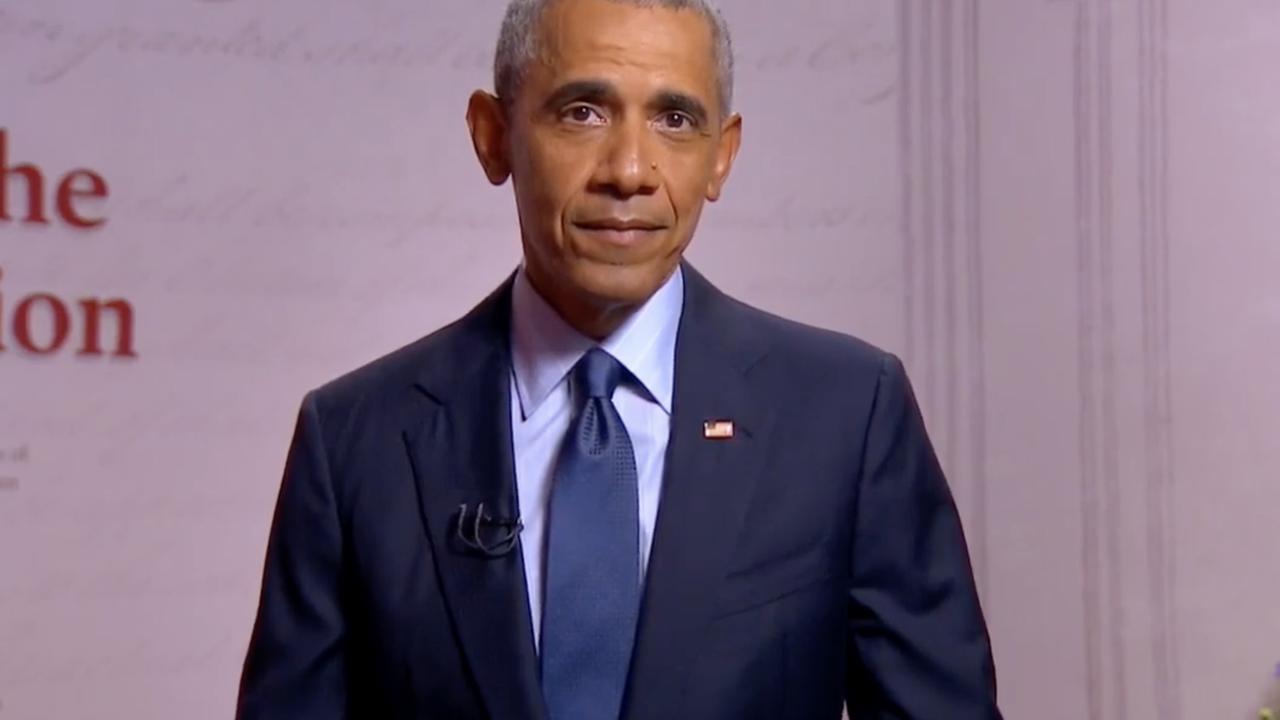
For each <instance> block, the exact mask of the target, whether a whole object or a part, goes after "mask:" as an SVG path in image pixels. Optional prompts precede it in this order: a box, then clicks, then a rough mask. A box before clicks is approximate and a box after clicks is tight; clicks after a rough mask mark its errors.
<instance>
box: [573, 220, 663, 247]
mask: <svg viewBox="0 0 1280 720" xmlns="http://www.w3.org/2000/svg"><path fill="white" fill-rule="evenodd" d="M573 226H574V228H576V229H577V230H578V231H579V232H582V233H583V234H585V235H587V236H588V237H591V238H594V239H596V240H599V241H601V242H605V243H608V244H610V245H621V246H627V245H635V244H637V243H642V242H644V241H645V240H647V239H649V238H651V237H653V236H654V235H655V234H657V233H659V232H661V231H663V230H665V229H666V228H667V226H666V225H663V224H661V223H655V222H651V221H648V220H641V219H621V218H604V219H599V220H586V221H582V222H575V223H573Z"/></svg>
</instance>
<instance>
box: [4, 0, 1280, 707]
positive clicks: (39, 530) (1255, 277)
mask: <svg viewBox="0 0 1280 720" xmlns="http://www.w3.org/2000/svg"><path fill="white" fill-rule="evenodd" d="M726 5H728V6H729V7H728V8H727V14H728V15H729V17H730V20H731V22H732V23H733V25H734V29H735V31H736V38H737V42H738V47H739V53H740V57H739V68H740V70H739V73H740V77H739V90H738V97H739V99H740V109H741V111H742V112H743V114H744V115H745V116H746V129H747V141H746V147H745V149H744V151H743V155H742V157H741V160H740V163H739V165H738V167H737V170H736V172H735V175H734V178H733V181H732V183H731V185H730V187H729V191H728V195H727V197H726V199H725V200H724V201H723V202H722V203H720V204H719V205H718V206H716V207H714V208H712V209H711V210H710V211H709V212H708V213H707V214H706V215H705V217H704V222H703V228H702V230H701V232H700V234H699V237H698V240H697V242H696V243H695V248H694V250H693V252H692V254H691V256H692V259H693V260H694V262H695V263H697V264H698V265H699V267H700V268H701V269H702V270H703V271H704V272H706V273H707V274H709V275H710V276H711V277H712V278H713V279H714V280H716V281H717V282H718V283H719V284H720V285H721V286H722V287H723V288H724V289H726V290H728V291H730V292H732V293H735V294H738V295H739V296H741V297H743V298H744V299H747V300H749V301H751V302H753V303H755V304H758V305H761V306H763V307H765V308H768V309H771V310H774V311H777V312H780V313H783V314H787V315H790V316H793V317H796V318H798V319H801V320H805V321H808V322H811V323H815V324H819V325H824V326H828V327H832V328H837V329H840V330H844V331H847V332H852V333H856V334H859V335H861V336H863V337H866V338H867V339H869V340H872V341H874V342H876V343H879V344H881V345H883V346H885V347H887V348H889V349H891V350H894V351H895V352H898V353H899V354H901V355H902V356H903V357H904V358H905V359H906V361H907V363H908V367H909V369H910V370H911V372H912V375H913V378H914V380H915V383H916V385H917V388H918V391H919V394H920V398H921V401H922V403H923V404H924V406H925V411H926V414H927V417H928V420H929V423H930V426H931V429H932V432H933V436H934V440H935V442H936V444H937V446H938V449H939V451H940V453H941V454H942V456H943V459H944V463H945V465H946V467H947V469H948V471H949V475H950V477H951V478H952V482H953V485H954V488H955V492H956V496H957V499H958V501H959V503H960V505H961V510H962V513H963V515H964V519H965V522H966V528H967V531H968V534H969V540H970V545H971V549H972V553H973V556H974V559H975V563H976V569H977V573H978V577H979V582H980V585H981V590H982V594H983V600H984V604H985V607H986V610H987V613H988V617H989V621H990V625H991V631H992V635H993V641H994V643H995V650H996V660H997V665H998V669H999V674H1000V685H1001V695H1002V698H1003V705H1004V708H1005V710H1006V714H1007V716H1008V717H1010V718H1042V719H1054V720H1079V719H1080V718H1098V719H1105V720H1118V719H1121V718H1136V719H1144V720H1145V719H1148V718H1150V719H1154V718H1157V717H1158V718H1161V720H1165V719H1169V718H1173V719H1176V718H1184V719H1186V720H1193V719H1198V718H1213V719H1214V720H1218V719H1221V718H1246V717H1250V714H1251V712H1252V711H1253V710H1256V708H1257V707H1258V705H1259V704H1260V703H1261V702H1262V701H1263V699H1264V697H1265V696H1266V694H1267V693H1268V692H1274V690H1275V686H1274V683H1275V682H1276V680H1274V679H1273V678H1272V676H1273V671H1274V666H1275V664H1276V662H1277V661H1280V610H1277V608H1278V607H1280V602H1278V597H1280V563H1277V562H1276V560H1275V552H1274V550H1273V548H1274V547H1275V544H1276V541H1275V539H1276V537H1277V532H1278V530H1280V529H1278V528H1277V524H1276V517H1277V516H1276V508H1277V507H1278V506H1280V483H1277V480H1280V478H1277V468H1280V443H1277V442H1276V440H1275V438H1274V437H1273V433H1274V432H1275V430H1276V428H1280V377H1278V375H1277V370H1276V367H1277V362H1276V360H1275V358H1276V356H1277V354H1278V353H1280V289H1278V288H1277V284H1276V282H1275V280H1274V277H1275V275H1276V273H1277V270H1278V269H1280V243H1278V242H1277V240H1276V228H1280V190H1278V188H1280V119H1278V118H1280V84H1278V83H1277V71H1276V69H1275V68H1277V67H1280V3H1276V2H1274V0H1218V1H1216V2H1203V1H1201V0H1112V1H1110V2H1108V1H1107V0H1076V1H1075V2H1071V1H1069V0H1056V1H1055V0H899V1H897V2H894V1H892V0H823V1H818V0H798V1H797V0H791V1H789V2H786V3H781V2H769V1H765V0H735V1H733V2H727V3H726ZM500 10H501V8H500V4H499V3H498V2H476V1H475V0H433V1H432V2H417V1H411V0H378V1H373V0H360V1H359V2H357V1H356V0H305V1H304V0H278V1H277V2H273V3H252V2H247V1H245V0H220V1H219V0H205V1H197V0H182V1H177V2H175V1H173V0H169V1H161V0H110V1H102V0H95V1H94V2H89V1H88V0H4V2H2V3H0V128H4V129H5V130H6V131H7V132H6V135H7V155H8V157H7V161H8V165H9V166H11V167H12V166H14V165H18V164H21V163H33V164H35V165H36V166H38V168H39V170H40V171H41V172H42V174H43V175H44V179H45V181H46V182H45V185H46V188H45V191H46V193H47V195H48V197H46V198H45V205H46V206H48V208H49V210H48V213H49V215H50V217H51V219H52V220H53V221H52V222H50V224H48V225H31V224H26V223H21V222H17V221H9V222H6V221H4V220H2V219H0V346H2V347H4V349H3V350H0V719H4V720H8V719H10V718H14V719H22V720H26V719H28V718H32V719H34V718H59V719H61V718H71V717H100V718H130V719H141V718H173V717H184V718H192V719H201V718H224V717H228V716H229V715H230V712H231V708H232V703H233V696H234V688H235V682H236V679H237V676H238V671H239V662H240V659H241V657H242V653H243V650H244V646H245V642H246V640H247V633H248V629H249V623H250V621H251V618H252V614H253V610H254V605H255V602H256V593H257V584H258V580H259V572H260V564H261V554H262V550H263V547H264V542H265V538H266V532H267V526H268V522H269V517H270V510H271V505H272V502H273V500H274V496H275V492H276V488H277V483H278V480H279V472H280V469H281V464H282V459H283V455H284V450H285V446H286V443H287V441H288V435H289V432H290V429H291V423H292V419H293V414H294V412H295V409H296V407H297V402H298V400H299V399H300V397H301V395H302V393H303V392H305V391H306V390H307V389H308V388H310V387H313V386H315V385H317V384H319V383H321V382H323V381H324V380H326V379H328V378H330V377H333V376H334V375H336V374H338V373H340V372H342V371H344V370H346V369H349V368H351V367H354V366H355V365H357V364H359V363H361V362H363V361H365V360H367V359H370V358H372V357H374V356H376V355H378V354H381V353H382V352H385V351H387V350H390V349H392V348H394V347H397V346H398V345H400V344H403V343H404V342H407V341H408V340H410V339H412V338H415V337H417V336H419V335H421V334H423V333H425V332H426V331H428V330H430V329H432V328H433V327H435V326H437V325H439V324H441V323H443V322H445V321H446V320H448V319H451V318H453V317H455V316H456V315H458V314H459V313H461V312H463V311H464V310H465V309H466V308H467V307H469V306H470V304H472V303H473V302H474V301H475V300H477V299H478V298H479V297H480V296H481V295H482V294H483V293H485V292H486V291H487V290H488V289H489V288H491V287H492V286H493V285H495V284H496V283H497V282H498V281H499V280H500V279H501V278H502V276H503V275H504V274H505V273H506V272H508V271H509V270H510V269H511V268H512V267H513V266H514V264H515V262H516V261H517V259H518V255H517V240H516V237H515V234H514V227H515V225H514V213H513V210H512V206H511V201H510V197H509V191H508V190H507V189H505V188H504V189H502V190H493V189H491V188H489V187H488V186H487V184H486V183H485V182H484V180H483V177H482V175H481V173H480V172H479V170H478V168H477V167H476V166H475V163H474V160H473V159H472V157H471V151H470V148H469V145H468V143H467V141H466V138H465V134H464V126H463V122H462V112H463V108H464V104H465V99H466V94H467V93H468V92H469V91H470V90H471V89H472V88H473V87H476V86H481V85H487V77H488V71H487V65H488V62H489V53H490V48H491V46H492V42H493V37H494V35H495V33H496V26H497V21H498V16H499V14H500ZM77 168H86V169H90V170H93V171H94V172H96V173H97V174H99V175H100V176H101V177H103V178H104V179H105V181H106V183H107V185H108V192H107V197H106V198H100V199H93V198H79V199H76V200H74V206H75V208H76V209H77V210H78V211H79V212H81V213H82V214H83V215H85V216H93V217H102V218H105V219H106V222H105V223H104V224H103V225H101V226H100V227H98V228H95V229H92V230H83V229H78V228H75V227H72V226H70V225H68V224H67V223H65V222H62V221H60V220H56V219H54V218H53V209H52V208H53V204H54V199H55V198H54V197H53V196H54V194H55V187H54V186H55V185H56V184H57V182H58V180H59V179H60V178H61V177H62V176H63V175H64V174H66V173H68V172H70V171H72V170H75V169H77ZM77 182H80V183H82V184H80V185H77V186H76V187H78V188H80V189H81V190H82V191H83V190H84V189H85V188H87V187H88V185H86V184H83V183H87V182H88V181H87V180H86V179H84V178H82V179H81V180H79V181H77ZM7 189H8V201H9V202H8V210H9V214H10V216H11V217H14V218H15V219H17V218H20V217H21V216H22V215H25V212H26V209H27V208H26V201H27V199H28V198H27V194H26V183H25V181H23V180H21V179H19V178H17V177H16V176H15V177H12V178H10V180H9V183H8V185H7ZM38 293H49V294H52V295H54V296H56V297H57V298H59V299H60V301H61V302H63V303H64V304H65V305H66V306H67V307H68V308H69V320H68V322H69V330H68V332H69V337H70V338H71V340H68V342H67V344H66V346H65V347H64V348H63V349H61V350H59V351H56V352H52V353H50V354H48V355H45V356H37V355H33V354H32V353H29V352H23V351H22V350H21V348H20V343H19V342H18V341H17V340H16V339H15V334H14V333H15V332H16V327H15V326H16V325H17V317H16V315H17V314H18V306H19V305H20V304H21V303H22V302H23V301H24V299H27V298H29V297H31V296H32V295H34V294H38ZM117 297H118V298H122V299H125V300H127V301H128V302H129V303H130V304H131V305H132V307H133V309H134V312H135V318H134V335H135V337H134V345H135V349H136V353H137V357H136V358H132V359H130V358H113V357H107V356H105V355H104V356H92V355H91V356H77V354H76V349H77V348H78V347H79V345H80V339H81V337H82V335H83V332H84V326H83V324H84V321H83V318H82V317H81V315H80V310H79V309H78V307H79V306H78V305H77V301H78V300H79V299H81V298H102V299H110V298H117ZM50 306H51V301H48V300H40V301H37V302H36V303H34V305H33V307H36V308H37V309H38V311H35V310H30V309H29V310H28V311H27V314H28V315H29V316H30V317H29V318H28V319H29V321H30V322H29V323H28V327H27V328H26V330H27V331H28V332H29V333H30V334H33V335H34V336H35V337H37V338H46V339H47V338H49V337H50V335H49V333H51V332H52V331H53V330H54V328H53V327H52V326H51V325H50V320H51V318H52V315H51V314H50V313H49V307H50ZM104 317H105V318H110V316H104ZM102 322H103V324H104V327H103V332H104V336H103V338H104V339H103V345H104V347H106V348H108V349H110V348H113V347H114V335H113V334H112V333H113V332H114V327H115V325H114V322H112V321H110V320H108V319H104V320H102Z"/></svg>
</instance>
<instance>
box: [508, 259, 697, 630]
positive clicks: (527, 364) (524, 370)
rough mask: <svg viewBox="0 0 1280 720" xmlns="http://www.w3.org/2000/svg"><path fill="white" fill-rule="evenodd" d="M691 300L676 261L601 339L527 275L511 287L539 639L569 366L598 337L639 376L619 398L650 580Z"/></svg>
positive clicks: (516, 404)
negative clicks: (679, 346)
mask: <svg viewBox="0 0 1280 720" xmlns="http://www.w3.org/2000/svg"><path fill="white" fill-rule="evenodd" d="M683 307H684V276H683V274H682V272H681V270H680V268H679V267H677V268H676V272H675V273H673V274H672V276H671V278H670V279H669V280H667V282H666V283H665V284H663V286H662V287H661V288H659V289H658V291H657V292H655V293H654V294H653V295H652V296H651V297H650V298H649V299H648V301H646V302H645V304H644V305H642V306H641V307H640V309H639V310H637V311H636V312H635V313H633V314H632V315H631V317H629V318H627V320H626V322H624V323H623V324H622V326H621V327H619V328H618V329H617V330H616V331H614V333H613V334H612V335H610V336H609V337H608V338H606V339H605V340H604V341H603V342H600V343H597V342H596V341H594V340H592V339H591V338H588V337H586V336H585V335H582V334H581V333H579V332H578V331H577V330H574V329H573V328H572V327H570V326H569V324H568V323H566V322H565V321H564V320H563V319H562V318H561V317H560V315H559V314H558V313H557V312H556V311H555V310H554V309H553V308H552V307H551V306H550V305H548V304H547V301H546V300H544V299H543V298H542V296H541V295H539V294H538V292H537V291H536V290H534V289H533V286H532V285H530V284H529V280H528V278H527V277H525V274H524V270H523V268H522V269H521V270H520V271H519V272H518V273H516V278H515V283H514V285H513V286H512V290H511V371H512V372H511V436H512V437H511V439H512V444H513V449H514V452H515V465H516V491H517V494H518V496H519V498H520V518H521V520H522V521H523V522H524V531H523V532H522V534H521V538H520V540H521V542H520V547H521V549H522V550H523V551H524V567H525V579H526V581H527V584H528V589H529V611H530V615H531V619H532V620H533V637H534V643H535V646H537V645H538V643H539V641H540V638H541V629H542V597H543V577H544V575H543V570H544V568H545V563H544V561H545V557H544V554H545V550H546V532H547V523H546V520H547V505H548V504H549V502H550V499H551V483H552V481H553V479H554V477H555V464H556V458H557V456H558V455H559V452H560V445H561V444H562V443H563V442H564V436H565V433H566V432H568V430H569V423H570V421H572V419H573V412H574V408H575V403H574V401H573V399H572V398H571V397H570V392H569V379H568V373H569V371H570V370H571V369H572V368H573V366H574V365H575V364H576V363H577V362H578V359H579V358H581V357H582V356H583V355H585V354H586V353H587V351H588V350H590V349H591V348H593V347H596V346H597V345H599V346H600V347H601V348H603V349H604V350H605V351H606V352H608V353H609V354H610V355H612V356H613V357H614V358H615V359H616V360H617V361H618V362H620V363H622V365H623V367H625V368H626V369H627V370H628V371H630V373H631V374H632V375H633V376H635V378H636V379H637V380H639V385H640V386H639V387H638V386H637V385H636V383H635V381H629V382H624V383H623V384H622V385H620V386H619V387H618V389H617V391H616V392H615V393H614V396H613V404H614V406H615V407H617V409H618V414H619V415H621V416H622V422H623V424H625V425H626V426H627V434H628V435H630V436H631V445H632V447H633V448H634V450H635V454H636V471H637V478H638V480H639V494H640V497H639V501H640V572H641V578H642V580H643V574H644V571H645V568H647V567H648V564H649V549H650V547H651V546H652V544H653V528H654V522H655V520H656V519H657V515H658V500H659V496H660V494H661V491H662V470H663V467H664V466H665V464H666V454H667V439H668V436H669V434H670V429H671V395H672V387H673V385H674V383H675V357H676V331H677V329H678V327H679V324H680V312H681V310H682V309H683Z"/></svg>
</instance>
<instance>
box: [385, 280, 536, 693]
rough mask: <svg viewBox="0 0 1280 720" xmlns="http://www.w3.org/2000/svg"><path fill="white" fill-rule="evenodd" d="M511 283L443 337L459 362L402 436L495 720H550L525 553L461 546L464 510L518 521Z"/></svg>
mask: <svg viewBox="0 0 1280 720" xmlns="http://www.w3.org/2000/svg"><path fill="white" fill-rule="evenodd" d="M510 286H511V283H510V281H508V282H507V283H505V284H504V285H503V286H502V287H501V288H499V290H498V291H497V292H495V293H494V294H493V295H491V296H490V297H489V298H488V299H486V300H485V301H484V302H482V303H481V304H480V305H479V306H478V307H477V308H476V309H475V310H474V311H472V313H471V314H470V315H468V316H467V317H466V318H464V319H463V320H461V321H460V322H459V323H458V324H456V325H454V326H453V327H451V328H449V329H448V330H446V331H444V332H453V333H456V334H457V337H456V338H454V339H453V340H454V341H453V342H451V343H450V345H451V346H452V347H451V350H453V352H451V356H450V358H448V359H446V360H445V361H444V362H443V363H442V364H441V365H440V366H438V367H435V368H432V369H430V370H428V371H426V372H425V373H424V374H423V376H422V379H421V380H420V382H419V385H418V390H419V391H421V392H423V393H425V394H426V395H427V396H428V397H429V398H431V399H432V400H434V401H435V407H434V410H433V411H428V412H427V413H425V417H423V418H421V420H420V423H418V424H416V425H414V426H411V427H409V428H407V429H406V431H405V434H404V437H405V442H406V446H407V449H408V452H409V455H410V459H411V461H412V464H413V470H414V476H415V479H416V482H417V484H418V498H419V504H420V507H421V512H422V515H423V519H424V521H425V523H426V526H427V530H428V533H429V537H430V540H431V545H432V549H433V553H434V557H435V560H436V566H437V568H438V570H439V575H440V585H441V590H442V592H443V594H444V599H445V604H446V606H447V607H448V609H449V612H450V614H451V615H452V618H453V622H454V626H455V627H456V629H457V633H458V637H459V640H460V642H461V644H462V650H463V654H464V656H465V658H466V661H467V664H468V666H469V668H470V671H471V674H472V676H473V677H474V678H475V682H476V685H477V686H478V688H479V690H480V694H481V697H482V698H483V701H484V705H485V710H486V714H487V715H488V716H490V717H495V718H508V717H510V718H514V717H521V718H543V717H545V711H544V709H543V703H542V696H541V690H540V687H539V680H538V669H537V655H536V653H535V650H534V646H533V629H532V624H531V622H530V619H529V604H528V594H527V590H526V584H525V575H524V562H523V555H522V552H521V549H520V546H519V545H515V546H514V547H513V548H512V550H511V551H510V552H509V553H507V554H505V555H502V556H499V557H485V556H483V555H480V554H477V553H475V552H473V551H469V550H468V549H467V548H465V547H463V546H462V545H461V544H460V543H459V542H458V539H457V534H456V530H457V525H456V523H457V514H458V508H459V506H461V505H463V504H464V503H465V504H466V505H467V506H468V507H469V508H475V507H476V504H477V503H479V502H483V503H485V506H486V510H487V512H489V513H491V514H492V515H493V516H495V517H504V516H505V517H509V518H514V517H516V516H518V514H519V509H518V496H517V494H516V489H515V470H514V468H515V465H514V462H513V460H512V448H511V421H510V402H511V398H510V391H509V382H510V380H509V378H510V372H511V370H510V368H511V363H510V353H509V350H508V345H509V340H508V338H509V316H510V302H511V301H510Z"/></svg>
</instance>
